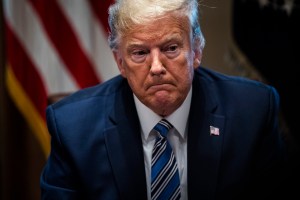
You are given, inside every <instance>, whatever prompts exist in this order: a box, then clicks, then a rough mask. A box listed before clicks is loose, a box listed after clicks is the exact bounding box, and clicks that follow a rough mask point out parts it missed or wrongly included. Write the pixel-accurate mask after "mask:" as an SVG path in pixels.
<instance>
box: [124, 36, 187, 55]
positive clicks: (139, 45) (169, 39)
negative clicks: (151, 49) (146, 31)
mask: <svg viewBox="0 0 300 200" xmlns="http://www.w3.org/2000/svg"><path fill="white" fill-rule="evenodd" d="M182 40H183V37H181V36H180V34H178V33H176V34H172V35H168V36H166V37H165V38H164V39H163V41H161V42H160V43H158V46H163V45H165V44H168V43H170V42H173V41H176V42H182ZM146 47H147V45H145V44H144V43H143V42H140V41H133V42H132V43H131V42H129V45H128V46H127V47H126V49H127V51H130V50H132V49H134V48H146Z"/></svg>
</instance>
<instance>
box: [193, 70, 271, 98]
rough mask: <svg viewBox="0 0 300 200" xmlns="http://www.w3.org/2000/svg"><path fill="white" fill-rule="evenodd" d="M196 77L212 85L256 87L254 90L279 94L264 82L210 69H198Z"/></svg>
mask: <svg viewBox="0 0 300 200" xmlns="http://www.w3.org/2000/svg"><path fill="white" fill-rule="evenodd" d="M196 76H197V77H199V78H200V79H201V80H202V81H205V82H207V83H210V84H217V85H218V84H220V85H222V86H223V85H227V84H228V86H235V85H236V86H238V87H250V88H252V87H254V88H262V89H267V90H274V92H277V91H276V89H275V88H274V87H273V86H271V85H269V84H267V83H264V82H262V81H259V80H254V79H250V78H247V77H243V76H234V75H229V74H224V73H220V72H217V71H214V70H212V69H208V68H204V67H201V68H198V69H197V70H196Z"/></svg>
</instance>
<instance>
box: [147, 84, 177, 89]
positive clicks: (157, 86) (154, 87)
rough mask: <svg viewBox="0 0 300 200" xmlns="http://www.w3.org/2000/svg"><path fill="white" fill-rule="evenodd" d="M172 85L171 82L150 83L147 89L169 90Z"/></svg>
mask: <svg viewBox="0 0 300 200" xmlns="http://www.w3.org/2000/svg"><path fill="white" fill-rule="evenodd" d="M171 87H173V84H171V83H157V84H152V85H150V86H149V87H148V88H147V90H154V91H159V90H169V89H171Z"/></svg>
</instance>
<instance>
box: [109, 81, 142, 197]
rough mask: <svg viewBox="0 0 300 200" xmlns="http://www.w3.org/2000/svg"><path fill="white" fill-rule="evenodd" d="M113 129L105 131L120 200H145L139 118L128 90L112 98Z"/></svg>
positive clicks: (125, 88) (124, 89) (125, 89)
mask: <svg viewBox="0 0 300 200" xmlns="http://www.w3.org/2000/svg"><path fill="white" fill-rule="evenodd" d="M115 99H116V101H114V102H115V106H114V108H115V110H113V111H112V113H111V116H110V117H111V121H112V122H113V126H111V127H110V128H108V129H107V131H106V132H105V138H106V143H107V149H108V156H109V159H110V162H111V165H112V169H113V172H114V176H115V179H116V182H117V185H118V188H119V191H120V195H121V198H122V199H147V189H146V178H145V166H144V156H143V146H142V141H141V135H140V126H139V119H138V115H137V112H136V108H135V105H134V101H133V96H132V92H131V90H130V89H129V87H128V86H127V84H126V86H125V87H123V89H122V90H121V92H120V94H117V95H116V96H115Z"/></svg>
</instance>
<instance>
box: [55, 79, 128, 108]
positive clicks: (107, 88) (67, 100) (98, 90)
mask: <svg viewBox="0 0 300 200" xmlns="http://www.w3.org/2000/svg"><path fill="white" fill-rule="evenodd" d="M124 83H127V82H126V81H125V79H124V78H122V76H120V75H118V76H116V77H113V78H111V79H109V80H107V81H105V82H103V83H100V84H98V85H95V86H91V87H87V88H84V89H80V90H78V91H76V92H74V93H72V94H70V95H68V96H66V97H64V98H63V99H61V100H60V101H58V102H56V103H54V104H52V105H51V106H52V107H53V108H58V107H61V106H65V105H67V104H73V103H76V102H77V103H79V102H82V101H88V100H91V99H93V98H100V99H101V98H105V97H109V96H111V95H114V94H115V93H117V92H118V91H120V88H122V87H123V86H124V85H125V84H124Z"/></svg>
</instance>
